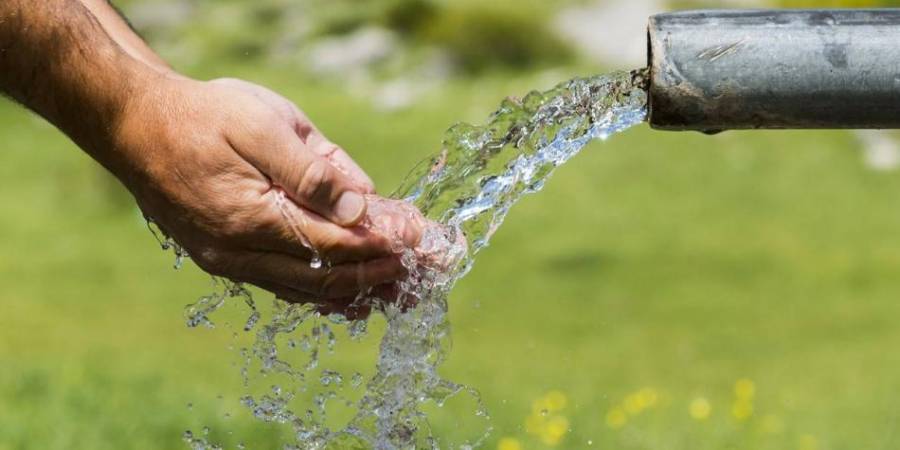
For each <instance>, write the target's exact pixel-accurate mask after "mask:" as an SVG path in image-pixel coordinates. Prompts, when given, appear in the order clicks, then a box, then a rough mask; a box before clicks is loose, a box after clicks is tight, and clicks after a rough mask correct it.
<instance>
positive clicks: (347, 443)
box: [185, 70, 647, 450]
mask: <svg viewBox="0 0 900 450" xmlns="http://www.w3.org/2000/svg"><path fill="white" fill-rule="evenodd" d="M646 75H647V74H646V72H645V71H643V70H641V71H634V72H620V73H614V74H611V75H605V76H598V77H592V78H577V79H574V80H571V81H569V82H566V83H563V84H560V85H558V86H556V87H555V88H553V89H550V90H548V91H546V92H532V93H530V94H528V95H527V96H525V97H524V98H522V99H515V98H508V99H506V100H504V101H503V103H502V104H501V106H500V109H498V110H497V111H496V112H495V113H494V114H493V115H492V116H491V119H490V121H489V122H488V123H487V124H486V125H483V126H474V125H468V124H459V125H456V126H454V127H453V128H451V129H450V130H449V131H448V133H447V135H446V137H445V140H444V143H443V149H442V150H441V152H440V153H439V154H437V155H436V156H434V157H433V158H431V159H430V160H428V161H425V162H423V163H422V164H420V165H419V166H417V167H416V168H415V169H414V170H413V171H412V172H411V173H410V175H409V176H408V177H407V179H406V181H405V182H404V183H403V184H402V186H401V187H400V189H398V190H397V192H396V193H395V194H394V197H395V198H399V199H402V200H388V199H380V198H376V197H372V198H370V199H369V214H368V217H367V219H366V220H365V221H364V224H363V226H366V227H368V228H369V229H370V230H372V231H374V232H378V233H382V234H384V235H386V236H388V237H389V238H391V240H392V242H393V243H394V250H395V251H396V252H397V253H398V255H400V257H401V260H402V262H403V264H404V265H405V267H406V268H407V269H408V271H409V274H410V275H409V277H408V278H407V279H406V280H404V281H402V282H400V283H398V286H397V290H396V292H393V293H392V294H391V295H390V296H385V298H380V297H379V295H378V294H376V293H375V292H366V293H363V294H361V295H360V296H359V297H358V298H357V302H358V303H360V304H366V305H374V306H375V310H378V311H381V312H382V313H383V316H384V318H385V319H386V323H387V327H386V331H385V334H384V336H383V337H382V340H381V345H380V353H379V357H378V362H377V365H376V370H375V374H374V376H372V377H371V378H370V379H369V380H368V382H367V383H366V384H365V392H364V393H363V394H362V395H361V397H360V398H359V399H358V400H352V399H351V398H350V397H349V396H348V395H347V393H346V391H347V390H348V389H349V390H354V389H358V388H361V387H362V386H363V376H362V375H361V374H359V373H354V374H353V375H352V376H350V377H345V376H344V375H343V374H341V373H340V372H339V371H336V370H333V369H331V368H324V367H319V363H320V355H321V353H320V350H322V348H323V346H324V347H325V349H327V350H328V351H329V352H331V351H333V349H334V346H335V342H336V338H335V335H334V331H333V328H332V327H341V328H344V329H346V331H347V334H348V338H349V339H350V340H354V339H360V338H361V337H362V336H364V335H365V334H366V330H367V322H366V321H365V320H355V321H348V320H347V319H345V318H343V317H341V316H328V317H322V316H321V315H320V314H318V313H317V312H316V310H315V308H313V307H312V306H308V305H296V304H294V305H289V304H287V303H284V302H276V304H275V310H274V313H273V315H272V317H271V319H270V320H269V322H268V323H266V324H263V325H262V326H260V327H258V328H257V331H256V341H255V344H254V345H253V346H252V348H251V349H246V348H245V349H242V351H241V354H242V358H243V360H244V367H243V368H242V375H243V377H244V381H245V386H247V385H249V381H250V380H249V375H250V371H249V369H248V368H249V367H250V366H251V364H258V365H259V373H261V374H263V375H264V376H265V375H268V374H279V375H281V376H284V377H286V379H287V380H289V383H290V386H288V388H285V389H282V388H281V387H278V386H273V387H272V389H271V390H270V391H269V392H267V393H265V394H261V395H256V396H253V395H250V394H248V395H246V396H244V397H242V399H241V402H242V404H244V406H246V407H247V408H248V409H249V410H250V411H251V412H252V414H253V415H254V416H256V417H257V418H259V419H260V420H262V421H265V422H276V423H282V424H287V425H289V426H290V427H291V428H292V430H293V432H294V433H293V434H294V437H295V442H293V443H291V444H288V445H286V446H285V449H323V448H374V449H378V450H388V449H413V448H460V449H471V448H475V447H478V446H480V445H481V444H482V442H483V440H484V439H485V438H486V437H487V435H488V433H489V431H490V425H489V417H488V414H487V412H486V410H485V409H484V407H483V405H481V400H480V398H479V396H478V393H477V391H475V390H474V389H472V388H470V387H466V386H463V385H461V384H457V383H454V382H451V381H448V380H445V379H443V378H441V377H440V375H439V374H438V370H437V369H438V367H439V366H440V365H441V363H442V362H443V361H444V359H445V357H446V355H447V354H448V352H449V348H450V325H449V323H448V322H447V310H448V304H447V297H448V295H449V292H450V290H451V289H452V288H453V285H454V284H455V283H456V281H458V280H459V279H460V278H462V277H463V276H465V274H466V273H467V272H468V271H469V270H471V267H472V264H473V262H474V257H475V255H476V254H477V253H478V251H479V250H481V249H482V248H484V247H485V246H487V245H488V242H489V240H490V238H491V236H492V235H493V234H494V232H496V230H497V229H498V228H499V226H500V225H501V224H502V222H503V220H504V218H505V217H506V214H507V213H508V212H509V210H510V208H511V207H512V205H513V204H514V203H516V202H517V201H518V200H519V199H520V198H521V197H522V196H523V195H525V194H527V193H532V192H536V191H538V190H540V189H541V188H542V187H543V185H544V183H545V182H546V180H547V178H548V177H549V175H550V174H551V172H552V171H553V169H554V168H555V167H557V166H559V165H560V164H563V163H565V162H566V161H568V160H569V159H570V158H571V157H572V156H574V155H575V154H577V153H578V152H579V151H580V150H581V149H582V148H583V147H584V146H585V145H586V144H587V143H588V142H590V141H591V140H593V139H606V138H607V137H609V136H611V135H612V134H615V133H617V132H620V131H623V130H625V129H627V128H629V127H631V126H634V125H637V124H639V123H641V122H643V121H644V120H645V117H646V111H647V98H646ZM279 201H280V202H286V201H287V200H286V198H284V197H283V196H282V197H279ZM281 209H282V212H283V213H284V214H285V219H286V220H288V222H289V223H290V224H291V226H292V227H294V228H295V232H296V233H297V234H298V236H300V237H301V238H302V237H303V234H302V232H301V229H302V227H301V226H300V223H299V222H298V219H297V218H296V217H293V215H292V214H291V213H290V209H289V208H287V207H286V206H285V205H284V204H282V208H281ZM423 215H424V217H423ZM398 219H402V220H398ZM402 222H410V223H414V224H417V225H418V226H419V227H421V228H422V239H421V241H420V242H419V244H418V245H417V246H416V247H415V248H409V247H408V246H407V245H406V243H405V242H404V232H403V230H400V229H398V227H397V223H402ZM304 242H307V241H304ZM310 248H311V247H310ZM311 249H312V248H311ZM320 261H321V259H320V258H319V257H318V255H315V256H314V258H313V261H312V265H313V266H314V267H315V266H317V265H319V266H321V262H320ZM219 285H220V286H221V289H220V290H218V291H217V293H215V294H212V295H210V296H207V297H203V298H201V299H200V301H198V302H197V303H196V304H194V305H191V306H189V307H188V308H187V310H186V317H187V322H188V325H190V326H198V325H201V324H202V325H207V326H212V322H211V321H210V319H209V315H210V314H211V313H212V312H214V311H215V310H216V309H218V308H220V307H221V306H222V305H223V304H224V303H225V301H226V300H227V299H229V298H232V297H237V298H243V299H244V301H245V302H246V303H247V304H248V305H249V306H250V307H251V309H252V314H251V317H250V319H249V320H248V322H247V326H245V327H244V329H245V330H246V331H250V330H251V329H253V328H254V326H255V325H256V323H257V321H259V319H260V315H259V312H258V311H257V310H256V308H255V306H254V304H253V301H252V298H251V297H250V296H249V292H248V291H247V290H246V289H245V288H244V287H243V286H241V285H240V284H236V283H230V282H228V281H224V280H220V281H219ZM279 342H282V343H279ZM292 350H293V351H296V350H299V351H302V352H303V353H304V354H305V355H306V361H305V363H304V364H297V363H291V362H290V361H289V360H288V358H286V357H284V353H285V352H288V351H292ZM310 373H318V376H315V377H309V376H307V375H308V374H310ZM348 378H349V380H351V381H350V382H349V383H347V382H345V380H346V379H348ZM316 382H317V383H316ZM314 385H315V386H314ZM314 387H315V389H314ZM313 391H315V393H314V394H313ZM304 393H309V394H310V395H312V404H311V405H310V404H305V405H301V406H300V407H299V408H298V407H296V406H295V404H296V398H297V396H298V394H304ZM460 394H467V395H469V396H471V397H472V399H474V400H475V404H476V407H475V410H474V411H473V412H472V414H473V415H474V416H476V417H479V418H481V419H483V429H482V430H480V431H478V432H476V433H474V435H473V436H472V437H471V438H470V439H468V440H465V441H463V442H457V443H454V442H449V441H448V440H446V439H445V438H443V437H440V436H435V435H434V434H433V433H432V431H431V426H430V424H429V421H428V416H427V414H425V413H424V412H423V406H425V405H426V404H429V403H431V404H435V405H438V406H440V405H442V404H444V402H446V401H447V400H448V399H450V398H452V397H454V396H457V395H460ZM332 402H339V403H341V404H344V405H350V406H353V408H354V410H355V414H353V417H352V419H350V420H349V422H347V423H346V424H345V425H344V426H338V427H334V426H329V425H328V421H327V415H326V413H327V405H329V404H332ZM188 437H190V439H188ZM185 440H186V441H188V442H189V443H190V445H191V446H192V448H210V449H212V448H216V447H214V446H212V444H209V443H207V442H206V441H205V439H197V438H196V437H194V436H193V434H191V435H190V436H187V435H186V439H185Z"/></svg>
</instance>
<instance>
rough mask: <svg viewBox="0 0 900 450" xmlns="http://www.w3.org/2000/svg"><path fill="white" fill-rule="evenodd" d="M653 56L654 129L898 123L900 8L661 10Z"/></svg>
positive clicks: (652, 35) (652, 38) (652, 30)
mask: <svg viewBox="0 0 900 450" xmlns="http://www.w3.org/2000/svg"><path fill="white" fill-rule="evenodd" d="M648 60H649V68H650V88H649V102H650V106H649V122H650V125H651V126H652V127H653V128H656V129H661V130H698V131H703V132H707V133H714V132H718V131H724V130H733V129H760V128H775V129H788V128H791V129H825V128H900V9H855V10H851V9H830V10H825V9H819V10H709V11H684V12H675V13H666V14H659V15H656V16H653V17H651V18H650V25H649V30H648Z"/></svg>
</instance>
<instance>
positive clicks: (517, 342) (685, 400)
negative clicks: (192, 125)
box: [0, 67, 900, 450]
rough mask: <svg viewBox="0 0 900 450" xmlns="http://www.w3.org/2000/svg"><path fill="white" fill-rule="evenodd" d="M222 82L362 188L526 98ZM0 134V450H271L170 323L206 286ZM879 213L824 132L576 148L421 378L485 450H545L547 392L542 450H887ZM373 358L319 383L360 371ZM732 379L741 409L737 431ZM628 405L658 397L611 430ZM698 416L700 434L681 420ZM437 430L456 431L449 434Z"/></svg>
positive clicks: (230, 381) (50, 146)
mask: <svg viewBox="0 0 900 450" xmlns="http://www.w3.org/2000/svg"><path fill="white" fill-rule="evenodd" d="M224 72H225V71H224V70H223V74H224ZM227 72H228V73H229V74H237V75H241V76H244V77H247V78H252V79H255V80H257V81H261V82H264V83H266V84H268V85H270V86H272V87H274V88H275V89H277V90H280V91H282V92H284V93H285V94H286V95H287V96H289V97H290V98H292V99H294V100H296V101H297V102H298V104H300V105H301V107H302V108H304V109H305V110H306V111H307V112H308V113H309V114H310V116H311V117H313V118H314V120H316V121H317V123H318V124H319V125H320V127H321V128H322V129H323V130H324V131H325V132H326V134H328V135H329V136H331V137H332V138H333V139H334V140H335V141H337V142H339V143H341V144H343V145H344V146H345V147H346V148H347V149H349V150H350V152H351V153H352V154H353V155H354V156H355V157H356V158H357V159H358V160H359V161H360V163H361V164H362V165H363V167H365V168H367V169H368V170H369V171H370V172H371V174H372V175H373V178H374V179H375V180H376V182H377V184H378V185H379V186H380V187H381V189H382V190H383V191H386V192H387V191H390V190H391V189H392V188H393V187H394V186H396V185H397V183H398V182H399V180H400V179H401V178H402V177H403V175H404V174H405V169H401V168H407V167H411V166H412V164H413V163H414V162H416V161H418V160H419V159H421V158H422V157H424V156H426V155H427V154H429V153H430V152H432V151H434V150H436V149H437V147H438V143H439V142H440V139H441V134H442V131H443V130H444V129H445V128H446V127H447V126H448V125H450V124H451V123H452V122H454V121H456V120H458V119H466V120H481V119H482V118H483V117H485V115H486V114H487V113H488V112H489V111H490V109H491V108H492V106H493V105H495V104H496V103H498V102H499V100H500V99H501V98H502V97H503V96H505V95H508V94H521V93H524V91H525V90H527V89H528V88H529V87H532V86H534V85H535V84H536V83H537V81H536V78H535V77H531V76H510V75H504V74H496V75H492V76H488V77H486V78H484V79H479V80H473V81H459V82H453V83H450V85H448V86H447V87H446V89H444V90H442V91H441V92H436V93H432V94H429V95H428V96H427V97H426V98H425V99H424V101H423V102H422V103H421V104H419V105H417V106H416V107H415V108H413V109H412V110H409V111H406V112H401V113H395V114H383V113H376V112H374V111H372V110H371V108H370V107H369V106H368V105H367V103H365V102H364V101H362V100H359V99H354V98H352V97H349V96H347V95H346V94H344V93H343V89H342V88H341V87H340V86H337V85H331V84H316V85H310V84H309V83H308V82H306V81H304V80H302V79H295V78H293V77H291V76H289V74H285V73H283V72H278V71H271V72H269V71H265V70H260V69H258V68H240V67H238V68H234V69H233V70H228V71H227ZM0 124H2V125H0V142H2V143H3V144H4V145H3V146H2V150H0V179H2V180H3V182H2V187H0V204H2V205H3V206H2V208H0V236H2V238H0V285H2V289H0V304H2V306H3V309H2V314H0V367H2V370H0V450H11V449H41V450H50V449H92V450H104V449H126V448H128V449H132V448H133V449H176V448H183V447H182V446H183V444H182V443H181V442H180V435H181V433H182V432H183V431H184V430H185V429H188V428H190V429H193V430H195V431H196V430H198V429H200V428H201V427H202V426H203V425H209V426H211V427H212V428H213V432H214V434H215V435H216V436H217V437H219V438H220V439H221V440H223V441H225V442H229V443H232V444H233V443H236V442H237V441H238V440H244V441H246V442H248V443H249V444H252V446H251V448H259V449H266V448H277V447H276V444H277V443H278V442H279V440H280V439H281V436H282V434H283V433H284V432H285V430H284V429H282V428H279V427H274V426H270V425H263V424H260V423H258V422H256V421H255V420H253V419H252V418H251V417H250V416H249V413H248V412H247V411H246V410H245V409H244V408H242V407H240V406H238V404H237V397H238V395H239V394H240V393H241V392H242V390H241V388H240V378H239V375H238V371H237V370H236V369H235V368H234V367H232V365H231V364H232V363H233V362H234V361H235V360H236V355H235V354H234V352H231V351H229V350H228V348H227V347H228V346H229V345H230V344H232V338H231V335H230V332H227V331H225V330H214V331H208V330H188V329H186V328H185V326H184V324H183V320H182V319H181V309H182V307H183V305H184V304H186V303H188V302H190V301H192V300H193V299H194V298H196V297H197V296H199V295H201V294H204V293H206V292H207V291H209V285H208V281H207V279H206V277H205V276H204V275H203V274H201V273H199V272H198V271H197V270H195V269H193V268H187V269H186V270H184V271H182V272H174V271H173V270H172V269H171V263H172V258H171V255H167V254H164V253H162V252H160V251H159V249H158V247H157V246H156V245H155V243H154V242H153V240H152V238H151V236H150V235H149V233H148V232H147V231H146V229H145V228H144V226H143V224H142V222H141V220H140V216H139V214H138V212H137V211H136V210H135V209H134V208H133V207H132V206H131V205H130V203H129V201H128V200H127V197H126V196H125V194H123V193H122V191H121V190H120V189H119V188H117V187H116V185H115V184H114V183H113V182H112V181H111V180H110V179H109V177H108V176H106V175H105V174H103V173H102V172H101V171H100V170H99V169H97V168H96V166H95V164H94V163H93V162H91V161H90V160H89V159H88V158H87V157H85V156H84V155H82V154H80V153H79V152H78V151H77V150H76V149H75V148H74V147H73V146H72V145H71V144H69V143H68V142H67V141H66V140H65V139H64V138H63V137H61V136H60V135H59V134H58V133H57V132H56V131H55V130H53V129H52V128H51V127H50V126H48V125H46V124H44V123H43V122H41V121H39V120H37V119H35V118H33V117H32V116H30V115H29V114H27V113H25V112H23V111H21V110H19V109H18V108H16V107H14V106H13V105H11V104H9V103H5V102H4V103H2V104H0ZM898 197H900V174H897V173H888V174H883V173H876V172H872V171H869V170H867V169H866V168H865V167H863V166H862V163H861V158H860V155H859V152H858V150H857V149H856V143H855V141H854V140H853V138H852V135H851V134H849V133H845V132H771V133H770V132H740V133H725V134H722V135H720V136H715V137H707V136H702V135H699V134H667V133H662V132H653V131H651V130H649V129H647V128H646V127H642V128H641V129H637V130H633V131H631V132H628V133H625V134H623V135H619V136H616V137H614V138H613V139H611V140H610V141H609V142H606V143H597V144H593V145H591V146H590V148H588V149H587V150H585V152H584V153H583V154H581V155H579V156H578V157H577V158H576V159H575V160H574V161H573V162H572V163H571V164H568V165H566V166H564V167H562V168H560V169H559V171H558V173H556V174H555V175H554V177H553V179H552V180H551V182H550V183H548V185H547V188H546V189H545V190H544V191H543V192H542V193H540V194H539V195H535V196H531V197H529V198H527V199H525V200H524V201H522V202H521V204H519V205H517V207H516V208H514V210H513V211H512V213H511V214H510V216H509V218H508V220H507V223H506V224H505V225H504V227H503V228H502V229H501V230H500V231H499V232H498V233H497V235H496V237H495V238H494V241H493V242H492V245H491V247H490V248H488V249H487V250H485V251H484V252H483V253H482V255H481V257H480V259H479V261H478V262H477V264H476V267H475V269H474V271H473V272H472V273H471V275H470V276H469V277H468V278H467V279H465V280H464V281H463V282H462V283H461V284H460V285H459V286H458V289H457V291H456V292H455V294H454V296H453V299H452V305H451V308H452V313H451V315H452V319H451V320H452V323H453V327H454V348H453V351H452V353H451V357H450V360H449V361H448V362H447V364H446V365H445V367H444V373H445V375H446V376H447V377H448V378H450V379H453V380H456V381H460V382H464V383H466V384H469V385H472V386H474V387H477V388H478V389H479V390H480V391H481V392H482V394H483V395H484V398H485V400H486V402H487V405H488V407H489V410H490V411H491V413H492V416H493V424H494V426H495V431H494V433H493V435H492V439H491V441H490V443H489V445H488V447H489V448H494V447H496V446H497V442H498V440H499V439H500V438H503V437H509V438H514V439H516V440H518V441H519V442H520V443H521V444H522V446H523V448H528V449H532V448H534V449H540V448H545V447H546V446H545V445H544V444H543V443H541V440H540V438H539V436H536V435H533V434H529V432H528V430H527V429H526V428H527V427H526V421H527V419H528V417H529V416H530V415H532V406H533V405H532V404H533V402H535V401H536V400H538V399H540V398H542V397H543V396H544V395H545V394H547V393H548V392H550V391H554V390H556V391H559V392H562V393H563V394H564V395H565V396H566V398H567V400H568V401H567V402H566V406H565V408H564V409H562V410H560V411H550V412H549V414H548V416H547V417H546V418H545V420H549V419H550V418H552V417H554V416H559V415H562V416H565V418H566V419H567V421H568V424H569V427H565V429H564V430H563V432H564V433H563V434H564V435H563V436H562V438H561V440H560V442H559V443H558V444H557V448H572V449H576V448H585V447H587V446H588V442H589V441H590V442H591V443H592V446H593V448H603V449H611V448H622V449H660V450H662V449H667V450H668V449H673V450H675V449H684V450H696V449H721V448H731V449H807V450H810V449H813V448H819V449H848V450H849V449H860V448H866V449H880V448H884V449H888V448H896V447H897V439H898V438H897V436H896V434H895V433H894V430H895V429H896V428H897V424H896V422H897V420H898V417H897V414H896V411H898V408H897V406H896V404H897V402H898V400H900V394H898V392H900V357H898V356H897V355H896V353H895V352H894V351H893V349H895V348H897V347H898V345H900V326H897V325H896V324H895V320H894V319H895V318H896V317H900V303H898V302H897V298H898V294H900V209H898V208H897V207H896V205H897V202H898V200H897V199H898ZM236 309H237V308H236ZM237 314H238V311H232V312H230V313H229V312H226V313H225V314H224V315H223V316H222V317H225V318H228V317H237ZM375 334H377V333H375ZM376 337H377V336H373V337H372V338H371V339H370V340H369V341H367V342H366V343H365V344H364V345H358V346H356V347H353V348H351V349H350V350H351V351H348V352H345V353H343V354H341V355H339V357H340V358H339V360H337V361H334V362H333V363H334V364H336V365H338V366H341V367H354V368H362V369H365V370H371V367H372V366H373V365H374V351H375V349H374V346H375V338H376ZM241 339H245V338H244V337H242V338H241ZM742 378H748V379H751V380H753V381H754V382H755V386H756V395H755V397H754V411H753V415H752V416H750V417H749V419H747V420H745V421H738V420H736V419H735V418H734V417H733V416H732V413H731V409H732V403H733V401H734V393H733V385H734V383H735V381H737V380H738V379H742ZM645 387H647V388H652V389H653V390H654V391H655V392H657V393H658V401H657V402H656V403H655V404H654V405H653V406H652V407H649V408H647V409H645V410H643V411H642V412H640V413H639V414H637V415H632V416H629V417H628V420H627V423H625V424H624V426H623V427H621V428H615V429H614V428H611V427H609V426H608V425H607V414H608V412H609V411H611V410H615V409H616V408H617V407H618V406H617V405H620V404H621V403H622V402H623V400H624V399H625V398H626V397H627V396H628V395H630V394H632V393H633V392H636V391H638V390H639V389H641V388H645ZM220 394H221V395H223V398H222V399H219V398H217V397H218V396H219V395H220ZM697 397H704V398H707V399H708V400H709V402H710V404H711V406H712V409H711V413H710V416H709V418H708V419H707V420H705V421H700V420H695V419H693V418H692V417H691V416H690V415H689V414H688V404H689V402H691V401H692V400H693V399H695V398H697ZM188 403H192V404H193V407H192V408H191V409H189V408H188V407H187V404H188ZM226 413H230V414H231V417H230V418H226V417H225V414H226ZM439 417H440V423H438V427H439V428H440V429H443V430H450V431H447V433H448V434H450V435H452V436H454V437H459V436H467V435H470V434H471V431H470V430H469V429H467V428H468V424H471V423H472V421H471V420H470V419H469V418H466V417H459V416H457V417H454V416H453V415H451V414H442V415H440V416H439ZM541 417H543V416H541ZM779 423H780V424H781V426H780V427H779V426H775V425H777V424H779ZM457 424H461V426H457ZM229 430H231V431H233V433H234V434H233V435H229V434H227V433H226V432H227V431H229ZM507 442H508V441H507ZM507 448H511V447H507Z"/></svg>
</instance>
